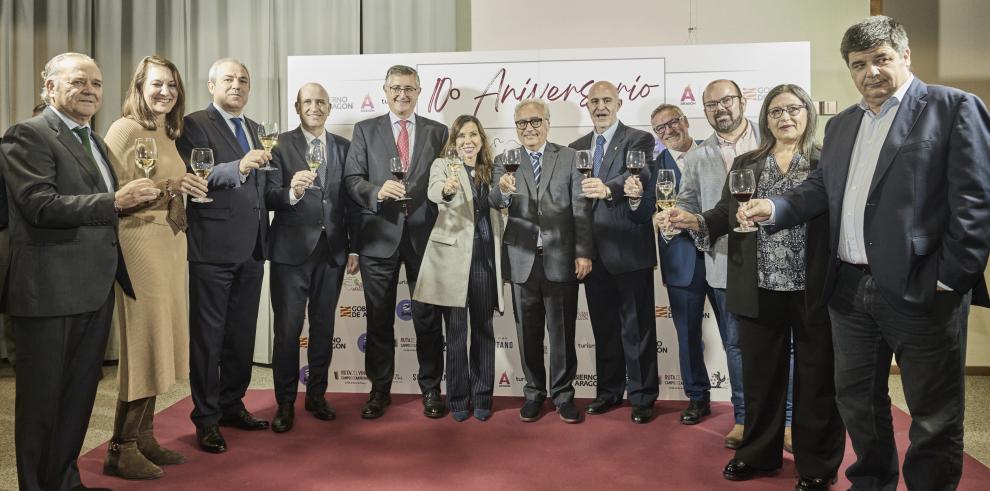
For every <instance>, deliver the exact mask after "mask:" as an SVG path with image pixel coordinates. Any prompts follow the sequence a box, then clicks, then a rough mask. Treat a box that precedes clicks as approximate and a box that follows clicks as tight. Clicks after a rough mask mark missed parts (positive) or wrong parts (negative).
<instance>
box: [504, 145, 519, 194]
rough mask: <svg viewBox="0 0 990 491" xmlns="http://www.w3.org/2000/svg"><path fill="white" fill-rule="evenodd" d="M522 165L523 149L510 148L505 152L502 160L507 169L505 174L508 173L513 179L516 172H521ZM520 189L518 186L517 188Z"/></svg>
mask: <svg viewBox="0 0 990 491" xmlns="http://www.w3.org/2000/svg"><path fill="white" fill-rule="evenodd" d="M521 163H522V148H520V147H516V148H510V149H508V150H506V151H505V153H504V154H503V158H502V167H504V168H505V172H508V173H509V174H510V175H511V176H512V177H516V171H517V170H519V164H521ZM517 187H518V186H517ZM509 194H515V195H517V194H519V193H509Z"/></svg>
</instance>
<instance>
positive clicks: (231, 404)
mask: <svg viewBox="0 0 990 491" xmlns="http://www.w3.org/2000/svg"><path fill="white" fill-rule="evenodd" d="M264 264H265V262H264V261H262V260H258V259H254V258H252V259H248V260H247V261H244V262H243V263H240V264H212V263H189V388H190V389H191V392H192V400H193V404H194V408H193V411H192V414H191V415H190V417H191V419H192V421H193V423H195V424H196V426H197V427H200V428H202V427H206V426H212V425H215V424H217V422H219V421H220V418H221V417H223V416H224V415H227V414H237V413H238V412H239V411H240V410H241V409H244V402H243V401H242V400H241V399H243V398H244V393H245V392H247V388H248V384H250V383H251V363H252V360H253V359H254V338H255V332H256V329H257V324H258V303H259V302H260V301H261V284H262V278H263V277H264V272H265V269H264Z"/></svg>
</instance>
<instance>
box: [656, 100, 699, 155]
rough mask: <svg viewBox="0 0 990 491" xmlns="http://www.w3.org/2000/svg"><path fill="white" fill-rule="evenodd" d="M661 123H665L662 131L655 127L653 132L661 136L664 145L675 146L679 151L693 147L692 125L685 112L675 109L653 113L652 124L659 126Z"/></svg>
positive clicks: (658, 136)
mask: <svg viewBox="0 0 990 491" xmlns="http://www.w3.org/2000/svg"><path fill="white" fill-rule="evenodd" d="M660 125H663V129H662V130H661V131H662V133H661V132H658V131H656V130H655V129H654V130H653V132H654V133H655V134H656V135H657V138H660V142H661V143H663V146H665V147H667V148H673V149H674V150H677V151H678V152H686V151H688V150H689V149H690V148H691V143H692V142H691V134H690V133H689V128H690V127H691V125H690V123H688V119H687V118H685V117H684V115H683V114H681V113H680V112H678V111H676V110H674V109H667V110H663V111H660V112H658V113H656V114H655V115H653V119H652V120H650V126H651V127H653V128H657V127H658V126H660Z"/></svg>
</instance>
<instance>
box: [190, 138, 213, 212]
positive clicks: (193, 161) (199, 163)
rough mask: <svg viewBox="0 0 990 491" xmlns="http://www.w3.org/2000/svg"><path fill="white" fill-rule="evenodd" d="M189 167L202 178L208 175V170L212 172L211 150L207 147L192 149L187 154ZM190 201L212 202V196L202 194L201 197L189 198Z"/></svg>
mask: <svg viewBox="0 0 990 491" xmlns="http://www.w3.org/2000/svg"><path fill="white" fill-rule="evenodd" d="M189 167H191V168H192V171H193V174H196V176H198V177H201V178H203V179H206V178H207V177H209V176H210V172H213V150H212V149H209V148H194V149H192V154H190V155H189ZM190 201H195V202H196V203H212V202H213V198H208V197H206V196H204V197H202V198H191V199H190Z"/></svg>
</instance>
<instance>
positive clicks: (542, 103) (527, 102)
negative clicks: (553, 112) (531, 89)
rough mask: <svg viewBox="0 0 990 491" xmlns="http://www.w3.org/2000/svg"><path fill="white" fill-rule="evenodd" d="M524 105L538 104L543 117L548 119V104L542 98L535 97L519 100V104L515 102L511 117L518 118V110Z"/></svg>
mask: <svg viewBox="0 0 990 491" xmlns="http://www.w3.org/2000/svg"><path fill="white" fill-rule="evenodd" d="M526 106H539V107H540V109H542V110H543V117H544V119H547V120H549V119H550V106H549V105H547V103H546V101H544V100H543V99H537V98H535V97H531V98H529V99H523V100H521V101H519V104H516V110H515V111H513V112H512V119H516V118H518V117H519V111H522V108H524V107H526Z"/></svg>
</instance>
